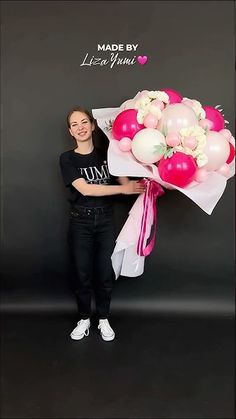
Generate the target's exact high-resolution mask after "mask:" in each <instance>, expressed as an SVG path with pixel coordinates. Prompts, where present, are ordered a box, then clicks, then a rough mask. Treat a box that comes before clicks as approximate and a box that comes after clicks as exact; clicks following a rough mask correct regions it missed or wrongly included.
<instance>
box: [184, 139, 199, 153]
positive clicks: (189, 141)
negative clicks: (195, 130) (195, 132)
mask: <svg viewBox="0 0 236 419" xmlns="http://www.w3.org/2000/svg"><path fill="white" fill-rule="evenodd" d="M183 143H184V146H185V147H188V148H190V150H194V148H196V146H197V140H196V138H195V137H185V138H184V140H183Z"/></svg>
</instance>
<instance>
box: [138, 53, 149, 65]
mask: <svg viewBox="0 0 236 419" xmlns="http://www.w3.org/2000/svg"><path fill="white" fill-rule="evenodd" d="M147 60H148V57H147V56H146V55H143V56H142V55H139V56H138V63H139V64H141V65H144V64H146V62H147Z"/></svg>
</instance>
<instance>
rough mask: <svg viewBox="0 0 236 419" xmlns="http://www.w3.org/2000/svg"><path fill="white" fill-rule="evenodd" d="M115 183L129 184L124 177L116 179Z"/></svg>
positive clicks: (127, 179)
mask: <svg viewBox="0 0 236 419" xmlns="http://www.w3.org/2000/svg"><path fill="white" fill-rule="evenodd" d="M117 181H118V182H119V184H120V185H126V184H127V183H129V182H130V180H129V178H128V177H126V176H121V177H118V178H117Z"/></svg>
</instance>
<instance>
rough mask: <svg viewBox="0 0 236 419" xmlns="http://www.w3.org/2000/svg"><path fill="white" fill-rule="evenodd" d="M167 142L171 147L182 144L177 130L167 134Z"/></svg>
mask: <svg viewBox="0 0 236 419" xmlns="http://www.w3.org/2000/svg"><path fill="white" fill-rule="evenodd" d="M166 144H167V145H169V146H170V147H176V146H177V145H179V144H180V135H179V134H178V133H176V132H170V133H169V134H167V136H166Z"/></svg>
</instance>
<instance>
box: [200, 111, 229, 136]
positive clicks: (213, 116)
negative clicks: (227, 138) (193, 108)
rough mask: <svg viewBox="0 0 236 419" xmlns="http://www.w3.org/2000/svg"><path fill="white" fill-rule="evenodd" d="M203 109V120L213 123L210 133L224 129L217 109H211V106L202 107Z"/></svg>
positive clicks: (223, 121)
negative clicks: (204, 114)
mask: <svg viewBox="0 0 236 419" xmlns="http://www.w3.org/2000/svg"><path fill="white" fill-rule="evenodd" d="M203 109H204V111H205V112H206V116H205V118H206V119H209V121H211V122H212V123H213V125H212V127H211V131H220V130H221V129H224V127H225V120H224V117H223V115H222V114H221V112H220V111H218V109H216V108H213V107H212V106H203Z"/></svg>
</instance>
